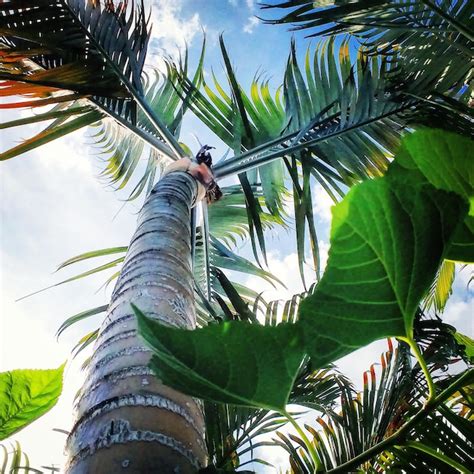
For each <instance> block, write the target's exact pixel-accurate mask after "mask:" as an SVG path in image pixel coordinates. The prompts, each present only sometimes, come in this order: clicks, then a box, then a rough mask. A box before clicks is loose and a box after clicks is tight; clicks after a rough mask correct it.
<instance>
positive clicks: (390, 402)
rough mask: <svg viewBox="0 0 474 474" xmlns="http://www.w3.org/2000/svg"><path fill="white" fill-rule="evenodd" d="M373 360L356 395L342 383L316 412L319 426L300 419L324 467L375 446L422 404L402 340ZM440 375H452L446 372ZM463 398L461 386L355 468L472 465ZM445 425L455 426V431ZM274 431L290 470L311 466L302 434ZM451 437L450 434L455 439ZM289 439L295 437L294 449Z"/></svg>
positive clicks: (303, 470) (309, 470)
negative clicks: (337, 396)
mask: <svg viewBox="0 0 474 474" xmlns="http://www.w3.org/2000/svg"><path fill="white" fill-rule="evenodd" d="M451 337H452V336H451ZM438 347H439V345H438ZM376 365H377V364H372V365H371V367H370V369H369V370H367V371H366V372H364V387H363V390H362V391H361V392H360V393H357V394H356V396H354V394H353V393H351V392H350V391H349V390H347V388H344V387H343V388H342V390H341V392H342V393H341V401H340V410H339V411H334V410H326V412H325V416H324V417H319V418H317V419H316V422H317V425H316V426H318V428H319V429H317V428H316V427H315V426H314V425H308V424H307V425H305V427H306V430H307V431H308V432H309V433H311V435H312V437H313V440H312V441H311V442H312V443H313V444H314V446H315V448H316V450H317V452H318V455H319V459H320V460H321V462H322V465H323V468H324V470H325V471H329V472H332V471H331V469H336V468H338V466H341V465H344V463H346V462H349V461H350V460H351V459H353V458H355V457H356V456H360V455H361V454H362V453H364V452H365V451H367V450H369V449H371V448H373V447H374V446H377V445H378V444H379V443H381V442H383V440H384V439H386V438H388V437H390V436H391V435H393V434H394V433H395V432H396V431H397V430H398V429H399V428H400V427H401V426H403V423H404V422H405V421H406V420H409V419H410V418H411V417H412V416H413V415H415V413H416V412H417V411H418V410H420V408H421V399H422V398H423V396H424V388H425V387H424V385H423V384H421V385H420V383H419V379H418V374H419V371H420V368H419V366H417V365H415V366H412V364H411V361H410V353H409V348H408V346H406V345H404V344H403V343H401V344H400V345H399V346H398V347H396V348H395V349H394V348H393V346H392V343H391V342H390V341H389V350H388V351H387V352H385V353H383V354H382V355H381V358H380V364H378V365H379V369H377V367H376ZM377 373H378V375H377ZM444 377H445V378H447V379H450V378H451V377H450V376H449V375H448V376H444ZM466 403H467V400H466V399H465V398H464V397H463V395H462V391H461V392H460V393H459V395H457V396H454V397H453V399H452V400H450V401H449V402H448V403H447V404H446V405H441V406H439V407H438V409H437V411H436V412H434V413H431V414H430V415H428V416H427V417H426V418H425V419H424V420H423V421H422V422H420V423H419V424H417V425H416V426H414V427H413V429H412V430H410V431H409V432H408V434H407V437H406V439H404V440H403V441H402V440H401V441H400V443H399V445H398V446H395V445H392V446H390V447H389V449H387V450H385V451H383V452H381V453H379V454H376V455H374V456H373V457H372V458H370V459H368V460H367V461H366V462H365V463H364V464H362V465H360V466H359V469H362V470H363V472H369V473H375V472H387V471H391V470H394V469H397V468H401V469H404V470H407V469H411V470H413V471H423V472H432V471H433V470H436V469H439V470H440V471H441V472H451V471H450V470H449V469H450V467H454V466H458V467H459V466H464V467H463V468H462V469H461V472H464V469H466V472H467V470H469V469H471V468H472V466H471V468H470V464H471V463H472V456H471V454H472V451H473V448H472V444H471V440H472V428H469V427H468V420H469V417H470V410H469V409H463V405H465V404H466ZM450 425H452V426H453V427H455V429H456V433H453V431H452V429H451V428H450ZM435 426H436V428H435V429H434V427H435ZM277 434H278V437H279V439H275V440H274V441H275V443H276V444H277V445H279V446H281V447H283V448H284V449H285V450H286V451H287V452H288V454H289V456H290V464H291V466H292V469H293V472H295V473H298V474H300V473H301V474H303V473H304V474H306V473H308V474H309V473H312V472H313V471H314V467H315V466H314V465H313V463H312V462H311V459H310V458H309V453H308V450H307V447H306V446H305V444H304V442H303V441H302V440H301V438H299V437H298V436H295V435H293V434H289V435H285V434H284V433H282V432H278V433H277ZM451 437H455V439H456V441H454V440H453V439H452V438H451ZM293 443H296V449H295V448H294V444H293ZM430 446H431V447H433V446H436V448H437V450H438V451H437V453H436V454H434V455H433V453H430V452H428V453H426V450H425V449H424V448H425V447H426V448H428V450H429V447H430ZM423 452H424V454H423ZM470 453H471V454H470ZM339 469H340V471H339V472H344V467H342V468H341V467H339ZM347 469H349V468H347ZM346 472H347V471H346Z"/></svg>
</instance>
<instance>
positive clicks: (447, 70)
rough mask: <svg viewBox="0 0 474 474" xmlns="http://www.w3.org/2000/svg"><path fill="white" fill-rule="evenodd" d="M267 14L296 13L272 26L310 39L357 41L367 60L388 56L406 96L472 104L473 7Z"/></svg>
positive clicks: (393, 6) (409, 4)
mask: <svg viewBox="0 0 474 474" xmlns="http://www.w3.org/2000/svg"><path fill="white" fill-rule="evenodd" d="M263 8H269V9H273V8H276V9H284V10H290V13H288V14H287V15H284V16H283V17H281V18H280V19H277V20H269V21H268V22H269V23H292V24H293V25H295V29H310V30H311V31H310V32H311V34H310V36H317V35H337V34H339V33H349V34H350V35H352V36H354V37H355V38H357V40H358V41H359V42H360V43H362V44H363V46H364V50H365V52H366V54H382V55H384V56H386V57H388V58H389V59H390V61H392V62H393V63H394V68H393V74H392V77H391V81H392V84H394V85H396V88H397V89H398V90H399V91H403V93H404V94H412V95H415V96H417V97H419V98H423V99H424V100H428V101H429V100H430V99H431V98H432V97H433V94H447V95H448V96H449V97H451V98H453V97H454V98H456V99H457V100H462V101H463V102H465V103H466V102H467V100H469V99H468V97H466V96H465V95H466V94H465V92H466V86H465V85H466V84H468V83H469V78H470V76H471V71H472V46H473V41H474V32H473V31H471V30H470V28H469V25H470V23H471V22H472V21H471V20H472V15H473V8H472V5H471V3H470V2H464V1H463V0H456V1H454V2H452V1H445V0H443V1H439V2H431V1H430V0H416V1H406V0H402V1H395V0H393V1H361V2H345V1H344V2H333V1H329V2H309V1H307V0H306V1H288V2H284V3H277V4H273V5H263ZM463 95H464V97H462V96H463ZM443 105H444V106H445V105H446V104H443ZM471 117H472V116H471Z"/></svg>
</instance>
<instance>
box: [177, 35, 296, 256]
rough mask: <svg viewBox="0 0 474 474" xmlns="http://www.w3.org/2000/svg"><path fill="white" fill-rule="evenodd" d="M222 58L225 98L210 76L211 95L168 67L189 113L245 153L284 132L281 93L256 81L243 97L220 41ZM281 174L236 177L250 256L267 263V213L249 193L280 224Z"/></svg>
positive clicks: (276, 170) (277, 170) (278, 170)
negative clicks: (256, 191) (258, 195)
mask: <svg viewBox="0 0 474 474" xmlns="http://www.w3.org/2000/svg"><path fill="white" fill-rule="evenodd" d="M220 46H221V52H222V57H223V59H224V64H225V72H226V75H227V82H228V89H230V90H229V91H228V92H227V91H226V90H225V88H224V87H223V86H222V85H221V84H220V83H219V82H218V81H217V79H216V77H215V76H214V75H213V85H214V88H215V90H216V91H214V90H213V89H212V88H211V87H210V85H209V84H208V83H207V82H206V81H205V80H204V79H203V87H202V89H203V91H202V92H201V90H199V88H198V87H196V86H195V84H193V82H192V81H191V80H189V79H188V78H187V77H186V74H185V73H184V71H183V70H182V68H180V67H179V66H177V65H175V64H170V65H169V68H170V69H171V70H174V71H175V72H176V73H177V74H178V75H179V77H180V87H181V93H182V94H183V95H189V96H191V99H190V108H191V109H192V110H193V112H194V113H195V115H196V116H197V117H198V118H199V119H200V120H201V121H202V122H203V123H204V124H206V125H207V126H208V127H209V128H210V129H211V130H212V131H213V132H214V133H215V134H216V135H217V136H218V137H219V138H220V139H221V140H222V141H223V142H224V143H225V144H226V145H227V146H228V147H229V148H230V149H231V150H233V151H234V153H240V152H241V151H242V150H248V149H250V148H253V147H255V146H257V145H260V144H262V143H264V142H266V141H268V140H269V139H271V138H273V137H275V136H277V135H278V134H279V133H280V132H281V130H282V128H283V127H284V121H285V113H284V108H283V106H282V103H281V95H280V94H281V93H280V92H277V94H276V96H275V97H272V95H271V94H270V89H269V84H268V81H266V80H264V79H261V78H259V77H256V78H255V79H254V80H253V82H252V85H251V90H250V93H249V94H248V95H247V94H246V93H245V92H244V90H243V88H242V86H241V85H240V84H239V82H238V80H237V77H236V75H235V72H234V70H233V68H232V65H231V62H230V58H229V55H228V52H227V49H226V47H225V44H224V41H223V38H222V37H221V38H220ZM284 178H285V174H284V168H283V164H282V163H271V164H269V165H268V166H265V167H262V168H261V169H259V170H258V172H253V173H246V174H241V175H239V180H240V183H241V187H242V189H243V191H244V194H245V202H246V209H247V221H248V227H249V229H250V231H251V232H250V237H251V239H252V244H253V248H254V253H255V256H256V258H257V259H258V257H259V256H258V252H257V244H258V246H259V249H260V251H261V252H262V255H263V257H264V258H265V240H264V237H263V225H264V224H263V222H262V219H263V216H262V214H263V213H264V212H265V210H264V209H263V207H262V204H261V203H260V201H259V200H258V199H256V198H255V196H254V194H253V192H252V188H253V187H254V186H256V185H259V186H261V188H262V191H263V196H264V202H265V206H266V207H267V209H268V211H269V213H270V214H272V215H273V216H275V219H279V220H280V221H281V222H282V221H283V218H284V216H285V212H284V198H285V196H286V194H287V193H286V191H285V182H284Z"/></svg>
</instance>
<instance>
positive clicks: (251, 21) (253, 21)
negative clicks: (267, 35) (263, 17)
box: [242, 16, 259, 35]
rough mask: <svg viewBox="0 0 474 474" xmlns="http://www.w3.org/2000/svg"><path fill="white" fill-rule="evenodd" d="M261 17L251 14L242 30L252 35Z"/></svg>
mask: <svg viewBox="0 0 474 474" xmlns="http://www.w3.org/2000/svg"><path fill="white" fill-rule="evenodd" d="M258 23H259V19H258V18H257V17H256V16H250V17H249V18H248V20H247V23H245V25H244V26H243V28H242V30H243V31H244V33H248V34H249V35H251V34H252V33H253V30H254V29H255V28H256V27H257V25H258Z"/></svg>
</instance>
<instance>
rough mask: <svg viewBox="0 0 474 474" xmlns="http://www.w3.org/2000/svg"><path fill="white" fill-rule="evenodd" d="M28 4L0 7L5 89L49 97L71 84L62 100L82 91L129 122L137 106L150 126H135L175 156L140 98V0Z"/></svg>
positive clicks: (38, 0)
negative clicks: (130, 0)
mask: <svg viewBox="0 0 474 474" xmlns="http://www.w3.org/2000/svg"><path fill="white" fill-rule="evenodd" d="M29 6H30V7H31V8H24V5H23V4H22V3H21V2H20V3H18V4H17V3H11V2H9V3H8V5H6V4H5V5H4V6H2V7H1V15H0V28H1V30H2V34H3V36H2V40H1V47H2V50H5V51H6V53H5V54H3V55H2V60H0V63H1V69H0V78H1V79H4V80H5V82H4V83H3V85H4V86H6V87H9V91H7V93H8V94H9V95H14V94H18V93H27V94H30V95H31V93H33V94H34V95H36V96H38V95H41V94H42V93H45V92H47V93H52V94H53V97H52V98H51V100H50V102H51V103H54V102H58V101H59V102H62V101H64V100H66V99H67V97H64V96H62V93H61V92H60V91H63V90H69V91H74V92H75V94H72V95H70V97H69V101H72V100H75V99H77V98H80V97H87V98H89V99H90V101H92V102H93V103H94V104H95V105H97V106H98V107H99V108H100V109H101V110H103V111H104V112H106V113H107V114H108V115H111V116H112V117H114V118H115V119H116V120H117V121H119V122H120V123H122V125H124V126H127V127H130V128H134V129H136V128H137V127H136V126H135V122H136V110H137V107H140V108H141V109H142V111H143V113H144V114H145V115H146V116H147V117H148V119H149V120H150V122H151V123H152V124H153V129H152V130H144V129H143V128H140V129H139V131H138V132H137V133H140V134H141V135H142V136H143V137H150V139H149V141H150V142H151V144H152V145H153V146H155V147H156V148H157V149H159V150H160V151H161V152H163V153H165V154H167V155H169V156H183V151H182V150H181V148H180V147H179V144H178V143H177V141H176V140H175V138H174V137H173V135H172V134H171V133H170V132H169V131H168V130H167V129H166V127H165V126H164V125H163V124H162V122H161V120H160V119H159V118H158V117H157V116H156V114H154V113H153V110H151V109H150V107H149V105H148V103H147V102H146V101H145V100H144V97H143V86H142V80H141V76H142V70H143V65H144V61H145V57H146V51H147V44H148V39H149V31H148V20H147V18H146V16H145V10H144V5H143V2H139V3H138V4H137V3H135V2H130V3H128V2H127V3H121V4H120V5H119V6H118V7H115V6H114V4H113V3H105V4H103V3H101V2H90V1H85V0H61V1H59V2H51V1H49V0H35V1H34V2H33V3H31V2H30V5H29ZM112 38H113V39H112ZM4 95H5V94H4ZM58 96H59V97H58ZM47 100H49V99H47ZM40 101H41V103H42V104H44V100H43V99H40ZM23 105H25V104H23ZM36 105H40V103H38V104H36ZM90 123H92V122H89V124H90Z"/></svg>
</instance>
